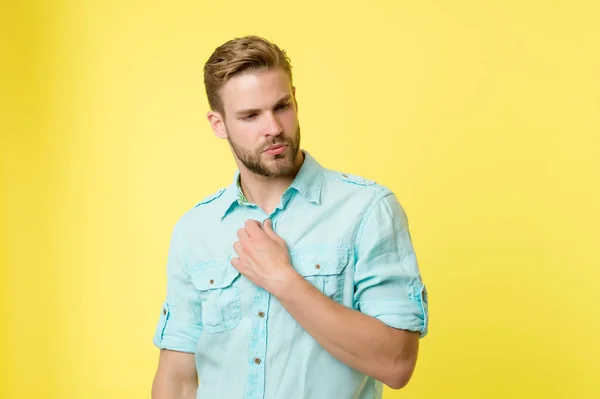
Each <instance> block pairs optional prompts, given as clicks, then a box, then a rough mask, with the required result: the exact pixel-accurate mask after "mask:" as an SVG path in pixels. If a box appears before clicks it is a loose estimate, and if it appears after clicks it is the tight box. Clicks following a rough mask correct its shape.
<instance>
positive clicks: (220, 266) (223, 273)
mask: <svg viewBox="0 0 600 399" xmlns="http://www.w3.org/2000/svg"><path fill="white" fill-rule="evenodd" d="M239 275H240V272H238V271H237V270H236V269H235V268H234V267H233V266H231V264H230V263H229V262H228V261H224V262H211V263H210V265H206V266H202V265H200V266H198V267H197V268H196V269H194V270H192V272H191V277H192V284H194V286H195V287H196V288H197V289H199V290H201V291H206V290H213V289H218V288H225V287H229V286H230V285H231V284H232V283H233V281H234V280H235V279H236V277H238V276H239Z"/></svg>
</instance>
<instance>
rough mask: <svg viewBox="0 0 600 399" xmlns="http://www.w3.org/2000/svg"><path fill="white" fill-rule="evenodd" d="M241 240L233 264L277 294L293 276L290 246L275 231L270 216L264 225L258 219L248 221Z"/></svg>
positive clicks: (237, 242) (240, 236)
mask: <svg viewBox="0 0 600 399" xmlns="http://www.w3.org/2000/svg"><path fill="white" fill-rule="evenodd" d="M237 236H238V239H239V241H236V242H235V243H234V244H233V249H234V250H235V252H236V253H237V255H238V258H233V259H232V260H231V265H232V266H233V267H235V268H236V269H237V270H238V271H239V272H240V273H242V274H243V275H244V276H246V277H247V278H248V279H249V280H250V281H252V282H253V283H254V284H256V285H258V286H259V287H262V288H264V289H265V290H267V291H268V292H270V293H272V294H274V295H276V294H275V292H277V291H278V290H281V289H282V288H283V287H285V286H286V284H288V283H289V282H290V281H291V280H292V279H293V278H294V277H297V276H299V275H298V273H297V272H296V270H295V269H294V268H293V267H292V264H291V261H290V255H289V252H288V248H287V245H286V243H285V241H284V240H283V238H281V237H279V236H278V235H277V234H276V233H275V231H274V230H273V225H272V223H271V220H270V219H267V220H266V221H265V223H264V224H263V225H262V226H261V223H260V222H258V221H257V220H248V221H247V222H246V224H245V227H243V228H241V229H239V230H238V232H237Z"/></svg>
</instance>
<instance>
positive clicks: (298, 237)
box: [153, 150, 428, 399]
mask: <svg viewBox="0 0 600 399" xmlns="http://www.w3.org/2000/svg"><path fill="white" fill-rule="evenodd" d="M302 152H303V154H304V162H303V164H302V166H301V168H300V171H299V172H298V174H297V175H296V177H295V179H294V181H293V182H292V184H291V185H290V186H289V188H288V189H287V190H286V191H285V192H284V193H283V195H282V197H281V201H280V203H279V205H278V206H277V207H276V209H275V210H274V211H273V212H272V213H271V214H266V213H265V212H264V211H263V210H262V209H261V208H260V207H258V206H256V205H254V204H252V203H250V202H248V201H247V200H246V198H245V197H244V195H243V193H242V191H241V189H240V186H239V170H238V171H236V173H235V176H234V179H233V182H232V183H231V184H230V185H229V186H228V187H226V188H224V189H221V190H219V191H218V192H217V193H215V194H213V195H211V196H209V197H207V198H205V199H204V200H202V201H201V202H200V203H198V204H197V205H196V206H195V207H194V208H192V209H190V210H189V211H187V212H185V213H184V214H183V216H182V217H181V218H180V219H179V220H178V221H177V223H176V224H175V227H174V229H173V232H172V236H171V242H170V248H169V255H168V261H167V289H166V298H165V300H164V304H163V307H162V309H161V313H160V317H159V320H158V323H157V326H156V331H155V334H154V339H153V343H154V345H156V346H157V347H159V348H164V349H171V350H175V351H181V352H188V353H194V354H195V359H196V370H197V373H198V378H199V387H198V392H197V398H201V399H208V398H210V399H242V398H243V399H282V398H285V399H321V398H323V399H331V398H335V399H367V398H368V399H374V398H375V399H377V398H381V396H382V388H383V386H382V383H381V382H379V381H376V380H374V379H373V378H371V377H369V376H367V375H365V374H363V373H361V372H358V371H356V370H354V369H352V368H350V367H348V366H347V365H345V364H344V363H342V362H341V361H339V360H337V359H336V358H334V357H333V356H331V355H330V354H329V353H328V352H327V351H325V350H324V349H323V348H322V347H321V346H320V345H319V344H318V343H317V342H316V341H315V340H314V339H313V338H312V337H311V336H310V335H309V334H308V333H307V332H306V331H305V330H304V329H303V328H302V327H301V326H300V325H299V324H298V323H297V322H296V321H295V320H294V319H293V318H292V316H291V315H290V314H289V313H288V312H287V311H286V309H285V308H283V306H282V305H281V304H280V303H279V302H278V300H277V298H275V297H274V296H273V295H271V294H270V293H269V292H267V291H266V290H264V289H262V288H259V287H257V286H256V285H254V284H253V283H251V282H250V281H249V280H248V279H247V278H246V277H244V276H243V275H241V274H240V273H239V272H238V271H237V270H236V269H235V268H234V267H233V266H232V265H231V263H230V261H231V259H232V258H234V257H237V254H236V253H235V251H234V249H233V243H234V242H235V241H237V240H238V239H237V230H238V229H239V228H241V227H244V224H245V222H246V221H247V220H248V219H255V220H258V221H260V222H262V221H264V220H265V219H267V218H270V219H271V220H272V222H273V229H274V230H275V232H276V233H277V234H278V235H279V236H281V237H282V238H283V239H284V240H285V242H286V244H287V247H288V250H289V253H290V260H291V263H292V266H293V267H294V268H295V269H296V270H297V271H298V273H299V274H300V275H302V276H303V277H304V278H305V279H306V280H308V281H309V282H310V283H311V284H313V285H314V286H315V287H316V288H318V289H319V290H320V291H321V292H322V293H323V295H326V296H328V297H329V298H331V299H332V300H334V301H336V302H338V303H340V304H342V305H344V306H346V307H348V308H351V309H355V310H356V311H359V312H362V313H364V314H366V315H369V316H372V317H374V318H377V319H379V320H380V321H382V322H383V323H385V324H386V325H388V326H390V327H393V328H398V329H404V330H409V331H417V332H419V337H420V338H422V337H424V336H425V335H426V334H427V332H428V302H427V290H426V287H425V284H424V283H423V281H422V278H421V273H420V270H419V266H418V264H417V259H416V256H415V252H414V249H413V245H412V242H411V237H410V233H409V229H408V221H407V217H406V214H405V212H404V210H403V208H402V206H401V205H400V203H399V202H398V200H397V198H396V196H395V195H394V193H393V192H392V191H390V190H389V189H388V188H386V187H384V186H382V185H379V184H376V183H375V182H373V181H370V180H367V179H364V178H361V177H359V176H354V175H349V174H345V173H340V172H337V171H334V170H330V169H326V168H324V167H322V166H321V165H320V164H319V163H318V162H317V161H316V159H315V158H313V157H312V156H311V155H310V154H309V153H308V152H307V151H305V150H302Z"/></svg>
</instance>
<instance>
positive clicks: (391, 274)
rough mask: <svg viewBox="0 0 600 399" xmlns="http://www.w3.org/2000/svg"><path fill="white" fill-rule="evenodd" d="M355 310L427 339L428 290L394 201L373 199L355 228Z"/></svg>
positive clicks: (388, 197) (390, 197)
mask: <svg viewBox="0 0 600 399" xmlns="http://www.w3.org/2000/svg"><path fill="white" fill-rule="evenodd" d="M355 251H356V252H355V255H356V267H355V276H354V277H355V294H354V307H355V309H357V310H359V311H361V312H362V313H365V314H368V315H370V316H372V317H375V318H377V319H379V320H380V321H382V322H383V323H385V324H387V325H389V326H390V327H394V328H398V329H402V330H409V331H416V332H419V336H420V337H421V338H423V337H425V335H427V333H428V324H429V320H428V313H429V311H428V299H427V289H426V287H425V284H424V283H423V281H422V278H421V273H420V270H419V266H418V263H417V258H416V255H415V251H414V248H413V244H412V241H411V236H410V232H409V230H408V220H407V217H406V214H405V212H404V209H403V208H402V206H401V205H400V203H399V202H398V200H397V198H396V196H395V195H394V194H393V193H392V192H390V191H387V192H386V193H385V194H383V195H381V196H380V197H379V198H378V199H376V200H375V201H374V203H373V205H372V206H371V207H370V209H369V210H368V211H367V213H366V214H365V217H364V219H363V221H362V223H361V226H360V227H359V231H358V234H357V241H356V245H355Z"/></svg>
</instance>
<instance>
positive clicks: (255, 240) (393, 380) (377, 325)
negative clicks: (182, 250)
mask: <svg viewBox="0 0 600 399" xmlns="http://www.w3.org/2000/svg"><path fill="white" fill-rule="evenodd" d="M258 226H259V225H257V224H254V223H250V222H249V223H247V224H246V228H245V229H241V233H240V232H238V236H239V237H240V241H239V242H237V243H236V244H235V245H234V247H235V248H236V252H237V253H238V255H240V258H241V260H240V258H236V259H235V260H234V261H232V264H233V265H234V267H236V268H238V269H239V270H240V271H241V272H242V273H243V274H245V275H246V276H247V277H249V278H250V280H252V281H253V282H254V283H255V284H257V285H260V286H262V287H263V288H265V289H266V290H267V291H269V292H271V293H272V294H273V295H274V296H275V297H276V298H277V299H278V300H279V301H280V303H281V304H282V305H283V306H284V307H285V308H286V309H287V311H288V312H289V313H290V314H291V315H292V317H293V318H294V319H295V320H296V321H297V322H298V324H299V325H301V326H302V327H303V328H304V329H305V330H306V331H307V332H308V333H309V334H310V335H311V336H312V337H313V338H314V339H315V340H316V341H317V342H318V343H319V344H320V345H321V346H322V347H323V348H324V349H325V350H326V351H328V352H329V353H330V354H331V355H332V356H334V357H335V358H337V359H338V360H340V361H341V362H343V363H345V364H347V365H348V366H350V367H352V368H353V369H355V370H358V371H360V372H363V373H365V374H367V375H369V376H371V377H373V378H375V379H376V380H378V381H381V382H383V383H384V384H386V385H388V386H389V387H391V388H394V389H399V388H402V387H403V386H405V385H406V384H407V383H408V381H409V380H410V378H411V376H412V374H413V371H414V368H415V364H416V360H417V353H418V344H419V338H420V337H424V336H425V335H426V334H427V324H428V321H427V317H428V315H427V313H428V311H427V295H426V290H425V286H424V285H423V284H422V282H421V276H420V272H419V268H418V266H417V262H416V256H415V253H414V250H413V246H412V243H411V239H410V234H409V231H408V223H407V219H406V215H405V213H404V211H403V210H402V208H401V206H400V204H399V203H398V201H397V200H396V197H395V196H394V195H393V194H392V193H388V194H387V195H384V196H382V197H381V198H379V200H377V201H376V202H375V203H374V204H373V206H372V207H371V208H370V209H369V210H368V211H367V214H366V215H365V218H364V220H363V221H362V223H361V226H360V228H359V233H358V236H357V242H356V254H357V257H356V259H357V261H356V265H355V275H354V280H355V293H354V309H350V308H348V307H345V306H343V305H341V304H339V303H337V302H335V301H334V300H332V299H330V298H329V297H327V296H325V295H324V294H323V293H321V292H320V291H319V290H318V289H316V288H315V287H314V286H313V285H312V284H310V283H309V282H307V281H306V280H305V279H304V278H303V277H302V276H301V275H300V274H298V273H296V272H295V270H294V269H293V268H292V267H291V264H290V263H289V258H288V257H287V256H289V255H288V253H287V250H286V251H285V253H284V251H282V247H283V248H285V243H284V242H283V240H282V239H281V238H280V237H279V236H277V235H276V234H275V233H274V232H273V230H272V229H271V225H270V221H267V222H266V223H265V225H264V227H263V229H261V228H260V227H258ZM282 265H285V266H282Z"/></svg>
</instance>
